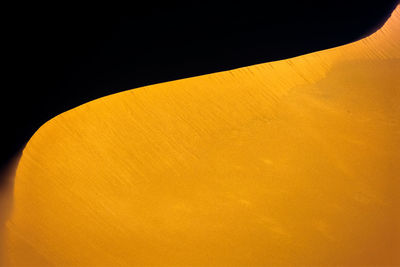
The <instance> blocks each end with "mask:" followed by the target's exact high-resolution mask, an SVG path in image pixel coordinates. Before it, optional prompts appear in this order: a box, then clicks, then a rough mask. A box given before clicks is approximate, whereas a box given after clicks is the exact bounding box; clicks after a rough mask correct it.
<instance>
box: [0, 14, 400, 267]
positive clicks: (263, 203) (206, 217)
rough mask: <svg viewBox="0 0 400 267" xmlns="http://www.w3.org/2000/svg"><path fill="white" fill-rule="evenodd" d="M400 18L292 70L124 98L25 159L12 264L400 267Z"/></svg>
mask: <svg viewBox="0 0 400 267" xmlns="http://www.w3.org/2000/svg"><path fill="white" fill-rule="evenodd" d="M399 152H400V7H397V9H396V11H394V13H393V14H392V17H391V18H390V19H389V21H388V22H387V23H386V24H385V26H384V27H383V28H381V29H380V30H379V31H378V32H376V33H374V34H373V35H371V36H369V37H367V38H365V39H363V40H360V41H357V42H355V43H351V44H348V45H345V46H341V47H337V48H334V49H329V50H325V51H320V52H317V53H312V54H308V55H304V56H300V57H296V58H292V59H287V60H282V61H277V62H271V63H265V64H259V65H254V66H250V67H245V68H240V69H235V70H232V71H226V72H220V73H215V74H209V75H204V76H199V77H194V78H189V79H183V80H178V81H173V82H167V83H162V84H157V85H152V86H146V87H142V88H138V89H136V90H131V91H125V92H122V93H118V94H114V95H110V96H107V97H104V98H101V99H97V100H95V101H92V102H89V103H87V104H84V105H82V106H79V107H77V108H75V109H72V110H70V111H67V112H65V113H63V114H61V115H59V116H57V117H55V118H54V119H52V120H50V121H49V122H47V123H46V124H44V125H43V126H42V127H41V128H40V129H39V130H38V131H37V132H36V133H35V135H34V136H33V137H32V139H31V140H30V141H29V143H28V144H27V146H26V148H25V150H24V151H23V156H22V158H21V160H20V163H19V166H18V169H17V174H16V178H15V188H14V210H13V213H12V215H11V217H10V218H9V219H8V221H7V222H6V225H5V229H4V231H5V234H4V235H3V237H2V239H3V240H2V241H3V248H2V250H3V251H2V253H3V254H4V255H5V257H4V259H3V260H4V261H5V263H4V264H5V265H6V266H272V265H275V266H277V265H291V266H293V265H302V266H304V265H307V266H308V265H323V266H327V265H350V266H351V265H390V264H392V265H396V264H398V265H400V213H399V210H400V180H399V179H400V153H399Z"/></svg>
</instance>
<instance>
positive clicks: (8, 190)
mask: <svg viewBox="0 0 400 267" xmlns="http://www.w3.org/2000/svg"><path fill="white" fill-rule="evenodd" d="M21 156H22V152H20V153H18V154H17V155H16V156H14V157H13V158H12V159H11V160H10V162H9V163H8V165H7V166H6V167H5V168H4V169H2V170H1V172H0V181H1V184H0V266H5V265H4V263H3V259H4V258H5V255H4V253H6V249H5V248H4V231H5V224H6V222H7V220H8V219H9V218H10V216H11V212H12V207H13V204H14V201H13V193H14V178H15V174H16V171H17V167H18V163H19V160H20V158H21Z"/></svg>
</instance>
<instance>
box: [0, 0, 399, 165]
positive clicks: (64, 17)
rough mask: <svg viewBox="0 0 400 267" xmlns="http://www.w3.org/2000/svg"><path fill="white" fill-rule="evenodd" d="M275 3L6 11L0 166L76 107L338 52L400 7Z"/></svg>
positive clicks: (365, 3)
mask: <svg viewBox="0 0 400 267" xmlns="http://www.w3.org/2000/svg"><path fill="white" fill-rule="evenodd" d="M321 2H323V3H321ZM279 3H280V4H277V3H276V2H274V1H262V2H257V4H254V3H253V2H249V1H242V3H240V4H234V3H222V2H220V1H215V2H214V3H208V2H204V1H202V2H193V3H188V2H185V3H171V2H168V3H165V2H164V4H161V5H160V4H159V3H156V2H154V1H150V2H148V3H147V4H133V5H132V6H131V7H126V8H124V9H123V10H122V11H116V10H111V8H108V7H106V6H105V7H102V8H101V9H100V8H98V9H97V8H95V6H89V7H85V8H83V7H82V6H81V5H76V6H68V5H65V6H57V7H56V6H51V5H50V4H47V5H43V6H39V5H38V4H32V5H31V6H26V4H23V3H22V2H21V3H20V5H21V7H18V6H17V7H15V8H14V9H13V10H8V9H4V10H3V12H4V13H6V15H8V16H7V19H5V21H4V22H3V29H4V30H3V31H2V33H1V34H2V40H3V41H2V43H3V45H4V47H3V49H2V53H3V61H2V62H3V67H4V69H5V70H4V71H3V75H4V76H5V78H4V79H3V85H2V88H1V95H0V99H1V103H0V104H1V107H0V119H1V139H0V147H1V149H0V165H4V164H5V163H7V162H8V161H9V160H10V159H11V157H12V156H13V155H14V154H16V153H17V152H18V151H20V149H21V148H23V146H24V144H25V143H26V142H27V141H28V140H29V138H30V137H31V136H32V135H33V133H34V132H35V131H36V130H37V129H38V128H39V127H40V126H41V125H42V124H43V123H45V122H46V121H48V120H49V119H51V118H52V117H54V116H56V115H58V114H60V113H61V112H64V111H66V110H68V109H71V108H74V107H76V106H78V105H80V104H83V103H85V102H88V101H90V100H93V99H96V98H98V97H102V96H105V95H108V94H112V93H116V92H120V91H123V90H127V89H132V88H135V87H139V86H143V85H149V84H154V83H159V82H164V81H170V80H175V79H179V78H185V77H190V76H197V75H201V74H207V73H212V72H217V71H222V70H229V69H233V68H238V67H242V66H247V65H252V64H256V63H262V62H268V61H272V60H278V59H284V58H289V57H293V56H297V55H301V54H304V53H310V52H314V51H318V50H321V49H326V48H331V47H335V46H338V45H342V44H346V43H349V42H352V41H355V40H358V39H360V38H362V37H365V36H366V35H368V34H370V33H372V32H374V31H375V30H377V29H378V28H379V27H380V26H381V25H382V24H383V23H384V21H385V20H386V19H387V18H388V16H389V15H390V13H391V12H392V10H393V9H394V8H395V6H396V4H397V3H398V1H384V0H376V1H353V0H348V1H319V2H309V1H301V0H299V1H280V2H279ZM17 5H18V4H17ZM22 7H23V9H22ZM7 13H9V14H7ZM49 145H51V144H49ZM0 167H1V166H0Z"/></svg>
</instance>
